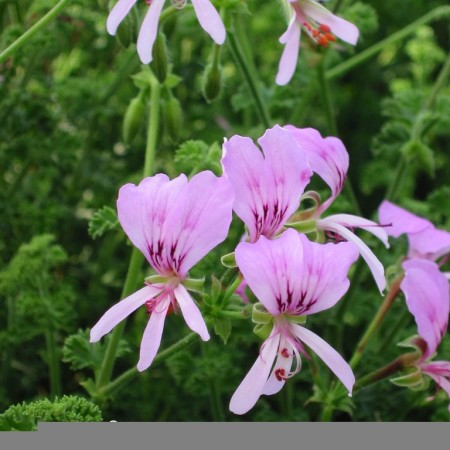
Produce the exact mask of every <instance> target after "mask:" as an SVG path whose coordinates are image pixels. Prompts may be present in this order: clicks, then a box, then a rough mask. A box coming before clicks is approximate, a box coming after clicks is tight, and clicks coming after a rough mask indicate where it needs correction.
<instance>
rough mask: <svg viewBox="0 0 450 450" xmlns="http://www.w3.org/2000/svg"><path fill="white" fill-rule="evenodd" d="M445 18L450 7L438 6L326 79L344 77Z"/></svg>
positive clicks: (349, 61)
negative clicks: (384, 51)
mask: <svg viewBox="0 0 450 450" xmlns="http://www.w3.org/2000/svg"><path fill="white" fill-rule="evenodd" d="M445 16H450V6H438V7H437V8H435V9H433V10H431V11H430V12H429V13H427V14H425V15H423V16H422V17H421V18H419V19H417V20H416V21H414V22H412V23H410V24H409V25H407V26H406V27H404V28H402V29H401V30H399V31H397V32H396V33H393V34H391V35H390V36H389V37H387V38H386V39H383V40H382V41H379V42H377V43H376V44H374V45H372V46H371V47H369V48H367V49H366V50H364V51H362V52H361V53H358V54H357V55H355V56H353V57H352V58H350V59H348V60H347V61H344V62H343V63H341V64H338V65H337V66H335V67H333V68H332V69H330V70H328V71H327V73H326V78H327V79H328V80H331V79H332V78H336V77H339V76H341V75H344V74H345V73H347V72H348V71H349V70H350V69H353V68H354V67H356V66H358V65H360V64H362V63H363V62H365V61H366V60H368V59H370V58H372V57H373V56H375V55H376V54H377V53H379V52H381V50H383V48H384V47H386V46H387V45H390V44H393V43H395V42H397V41H399V40H401V39H404V38H405V37H407V36H408V35H409V34H412V33H414V32H415V31H416V30H417V29H418V28H419V27H420V26H422V25H425V24H426V23H428V22H431V21H433V20H436V19H440V18H442V17H445Z"/></svg>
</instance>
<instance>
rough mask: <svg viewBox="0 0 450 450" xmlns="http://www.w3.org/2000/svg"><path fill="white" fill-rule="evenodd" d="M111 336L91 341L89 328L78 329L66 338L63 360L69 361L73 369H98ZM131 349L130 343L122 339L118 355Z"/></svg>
mask: <svg viewBox="0 0 450 450" xmlns="http://www.w3.org/2000/svg"><path fill="white" fill-rule="evenodd" d="M110 338H111V336H110V335H108V336H107V337H106V339H105V342H95V343H91V342H89V330H78V332H77V333H76V334H73V335H71V336H69V337H68V338H66V340H65V342H64V347H63V349H62V355H63V357H62V360H63V361H64V362H65V363H69V364H70V367H71V369H72V370H81V369H85V368H91V369H93V370H97V369H98V368H99V367H100V366H101V364H102V361H103V357H104V355H105V351H106V347H107V343H108V340H109V339H110ZM129 351H130V348H129V346H128V343H127V342H126V341H125V340H124V339H122V340H121V341H120V343H119V346H118V349H117V356H118V357H119V356H122V355H124V354H126V353H127V352H129Z"/></svg>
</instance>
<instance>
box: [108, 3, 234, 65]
mask: <svg viewBox="0 0 450 450" xmlns="http://www.w3.org/2000/svg"><path fill="white" fill-rule="evenodd" d="M191 1H192V5H193V6H194V10H195V14H196V15H197V19H198V21H199V22H200V25H201V27H202V28H203V29H204V30H205V31H206V32H207V33H208V34H209V35H210V36H211V38H212V39H213V40H214V42H216V43H217V44H223V43H224V42H225V35H226V31H225V27H224V25H223V22H222V19H221V18H220V15H219V13H218V12H217V10H216V9H215V8H214V6H213V5H212V3H211V2H210V1H209V0H191ZM136 2H137V0H119V1H118V2H117V3H116V4H115V6H114V7H113V9H112V10H111V12H110V13H109V16H108V19H107V22H106V29H107V30H108V33H109V34H111V35H114V34H116V31H117V28H118V27H119V25H120V23H121V22H122V20H123V19H124V18H125V17H126V15H127V14H128V13H129V12H130V10H131V8H132V7H133V6H134V5H135V3H136ZM165 2H166V0H152V1H151V2H150V5H149V9H148V12H147V14H146V15H145V17H144V20H143V22H142V25H141V29H140V31H139V36H138V42H137V51H138V53H139V57H140V59H141V62H142V63H143V64H148V63H150V62H151V61H152V50H153V44H154V43H155V40H156V36H157V33H158V22H159V16H160V15H161V12H162V9H163V7H164V3H165Z"/></svg>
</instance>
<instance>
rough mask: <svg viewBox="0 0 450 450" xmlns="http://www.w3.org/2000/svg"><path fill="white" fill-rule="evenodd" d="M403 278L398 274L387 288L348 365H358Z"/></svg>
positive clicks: (353, 366) (395, 295)
mask: <svg viewBox="0 0 450 450" xmlns="http://www.w3.org/2000/svg"><path fill="white" fill-rule="evenodd" d="M402 280H403V275H400V276H399V277H397V278H396V279H395V280H394V281H393V283H392V285H391V288H390V289H389V292H388V293H387V295H386V297H385V298H384V300H383V303H382V304H381V306H380V308H379V310H378V312H377V314H376V315H375V317H374V318H373V320H372V322H371V323H370V324H369V326H368V327H367V330H366V332H365V333H364V335H363V337H362V338H361V340H360V341H359V343H358V345H357V346H356V350H355V353H354V354H353V357H352V359H351V360H350V367H351V368H352V369H353V370H354V369H356V367H357V366H358V364H359V362H360V361H361V357H362V355H363V353H364V350H365V349H366V347H367V344H368V343H369V341H370V339H371V338H372V336H373V335H374V334H375V332H376V331H377V330H378V328H379V326H380V324H381V322H382V321H383V319H384V318H385V316H386V314H387V313H388V311H389V309H390V308H391V306H392V304H393V303H394V300H395V298H396V297H397V295H398V293H399V292H400V284H401V282H402Z"/></svg>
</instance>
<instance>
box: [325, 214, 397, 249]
mask: <svg viewBox="0 0 450 450" xmlns="http://www.w3.org/2000/svg"><path fill="white" fill-rule="evenodd" d="M327 219H330V220H332V221H333V222H334V223H338V224H340V225H342V226H344V227H346V228H353V227H356V228H362V229H363V230H365V231H368V232H369V233H372V234H373V235H374V236H375V237H377V238H378V239H379V240H380V241H381V242H382V243H383V244H384V246H385V247H386V248H389V241H388V234H387V233H386V230H385V227H383V226H381V225H379V224H378V223H376V222H372V221H371V220H367V219H364V218H363V217H358V216H354V215H352V214H333V215H331V216H328V217H327Z"/></svg>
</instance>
